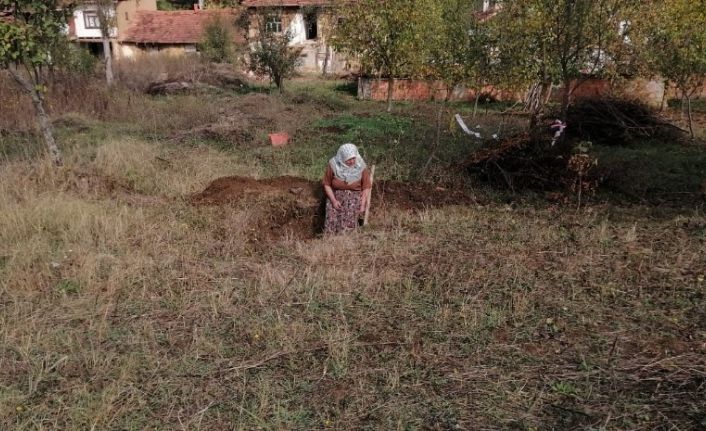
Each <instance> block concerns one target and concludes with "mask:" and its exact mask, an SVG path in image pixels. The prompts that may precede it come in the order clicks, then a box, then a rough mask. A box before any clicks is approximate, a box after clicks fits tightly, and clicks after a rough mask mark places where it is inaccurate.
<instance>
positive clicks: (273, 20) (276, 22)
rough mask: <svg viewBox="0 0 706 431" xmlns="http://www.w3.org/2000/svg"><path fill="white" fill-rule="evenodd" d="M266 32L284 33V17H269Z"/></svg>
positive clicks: (266, 22)
mask: <svg viewBox="0 0 706 431" xmlns="http://www.w3.org/2000/svg"><path fill="white" fill-rule="evenodd" d="M265 31H267V32H269V33H282V17H280V16H279V15H269V16H268V17H267V19H266V21H265Z"/></svg>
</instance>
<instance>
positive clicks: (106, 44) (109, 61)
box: [103, 37, 113, 85]
mask: <svg viewBox="0 0 706 431" xmlns="http://www.w3.org/2000/svg"><path fill="white" fill-rule="evenodd" d="M103 59H104V60H105V82H106V84H108V85H113V55H112V53H111V51H110V39H108V38H107V37H103Z"/></svg>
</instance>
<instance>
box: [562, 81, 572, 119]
mask: <svg viewBox="0 0 706 431" xmlns="http://www.w3.org/2000/svg"><path fill="white" fill-rule="evenodd" d="M570 104H571V81H570V80H565V81H564V91H563V92H562V94H561V121H564V122H566V117H567V115H568V113H569V105H570Z"/></svg>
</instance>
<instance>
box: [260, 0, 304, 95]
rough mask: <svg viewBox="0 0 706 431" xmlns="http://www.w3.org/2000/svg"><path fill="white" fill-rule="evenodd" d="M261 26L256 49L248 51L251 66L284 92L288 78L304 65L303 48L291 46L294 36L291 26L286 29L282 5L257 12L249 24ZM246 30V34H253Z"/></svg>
mask: <svg viewBox="0 0 706 431" xmlns="http://www.w3.org/2000/svg"><path fill="white" fill-rule="evenodd" d="M252 23H254V24H255V25H256V26H257V29H256V36H255V40H254V41H251V42H252V43H251V46H252V49H251V50H250V52H249V53H248V67H249V68H250V70H251V71H252V72H253V73H255V75H257V76H268V77H269V78H270V80H271V81H272V82H274V83H275V85H276V86H277V89H278V90H279V92H280V93H283V92H284V81H285V79H289V78H291V77H292V76H294V75H295V74H296V70H297V67H299V65H301V62H302V58H301V53H302V48H295V47H292V46H290V43H291V42H292V39H293V37H294V35H293V34H292V31H291V30H290V29H284V28H282V24H283V23H282V19H281V11H279V9H278V8H263V9H260V10H258V12H253V15H252V16H251V19H250V21H249V22H248V25H250V24H252ZM249 33H250V32H249V29H246V34H249Z"/></svg>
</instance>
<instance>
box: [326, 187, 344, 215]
mask: <svg viewBox="0 0 706 431" xmlns="http://www.w3.org/2000/svg"><path fill="white" fill-rule="evenodd" d="M324 192H326V196H327V197H328V200H330V201H331V205H333V207H334V208H336V209H337V210H340V209H341V203H340V202H338V200H336V196H335V195H334V194H333V189H332V188H331V186H329V185H328V184H326V185H325V186H324Z"/></svg>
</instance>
